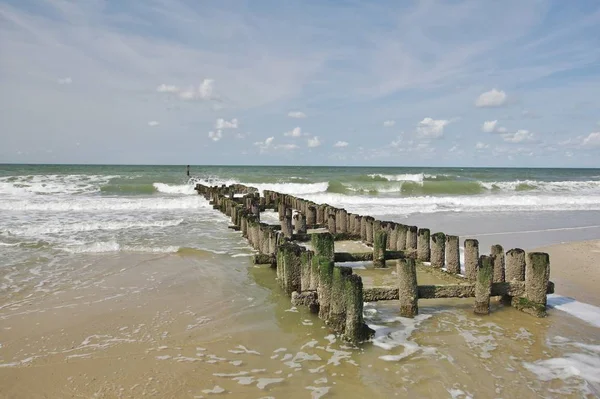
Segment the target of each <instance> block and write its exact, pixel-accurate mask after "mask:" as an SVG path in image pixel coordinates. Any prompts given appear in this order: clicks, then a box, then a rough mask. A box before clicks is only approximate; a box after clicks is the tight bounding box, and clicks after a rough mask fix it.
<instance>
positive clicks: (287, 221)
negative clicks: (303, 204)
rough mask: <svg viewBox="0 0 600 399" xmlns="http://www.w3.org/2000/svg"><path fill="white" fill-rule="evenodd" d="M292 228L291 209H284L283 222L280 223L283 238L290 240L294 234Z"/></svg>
mask: <svg viewBox="0 0 600 399" xmlns="http://www.w3.org/2000/svg"><path fill="white" fill-rule="evenodd" d="M293 229H294V228H293V227H292V208H285V215H284V217H283V220H282V221H281V232H282V233H283V235H284V236H285V238H292V235H293V233H294V230H293Z"/></svg>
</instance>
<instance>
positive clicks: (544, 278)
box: [513, 252, 550, 317]
mask: <svg viewBox="0 0 600 399" xmlns="http://www.w3.org/2000/svg"><path fill="white" fill-rule="evenodd" d="M549 278H550V257H549V256H548V254H547V253H545V252H530V253H528V254H527V265H526V266H525V297H524V298H518V299H517V298H515V299H514V300H513V306H515V307H516V308H517V309H519V310H522V311H523V312H525V313H528V314H531V315H533V316H536V317H545V316H546V300H547V299H546V292H547V290H548V281H549ZM515 302H516V303H515Z"/></svg>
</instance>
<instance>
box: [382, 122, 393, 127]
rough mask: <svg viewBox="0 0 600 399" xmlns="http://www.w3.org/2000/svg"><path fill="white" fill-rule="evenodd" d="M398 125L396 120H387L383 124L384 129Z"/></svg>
mask: <svg viewBox="0 0 600 399" xmlns="http://www.w3.org/2000/svg"><path fill="white" fill-rule="evenodd" d="M395 124H396V121H394V120H387V121H384V122H383V127H392V126H394V125H395Z"/></svg>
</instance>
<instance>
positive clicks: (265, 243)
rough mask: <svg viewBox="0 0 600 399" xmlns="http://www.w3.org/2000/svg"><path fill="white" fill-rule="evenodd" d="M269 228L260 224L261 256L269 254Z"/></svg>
mask: <svg viewBox="0 0 600 399" xmlns="http://www.w3.org/2000/svg"><path fill="white" fill-rule="evenodd" d="M270 235H271V228H270V227H269V226H268V225H267V224H265V223H261V224H260V252H261V253H263V254H270V253H271V239H270Z"/></svg>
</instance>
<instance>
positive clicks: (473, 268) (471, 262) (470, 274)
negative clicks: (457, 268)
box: [465, 238, 479, 281]
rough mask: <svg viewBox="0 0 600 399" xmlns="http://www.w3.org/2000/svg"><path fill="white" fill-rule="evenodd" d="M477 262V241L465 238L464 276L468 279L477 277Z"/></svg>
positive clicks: (472, 279)
mask: <svg viewBox="0 0 600 399" xmlns="http://www.w3.org/2000/svg"><path fill="white" fill-rule="evenodd" d="M478 264H479V241H477V240H475V239H472V238H470V239H467V240H465V277H466V278H467V279H468V280H470V281H475V280H476V279H477V266H478Z"/></svg>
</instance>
